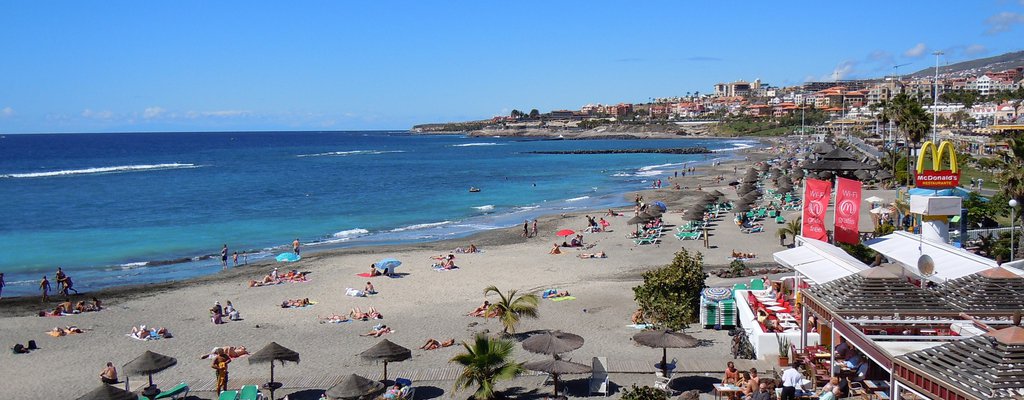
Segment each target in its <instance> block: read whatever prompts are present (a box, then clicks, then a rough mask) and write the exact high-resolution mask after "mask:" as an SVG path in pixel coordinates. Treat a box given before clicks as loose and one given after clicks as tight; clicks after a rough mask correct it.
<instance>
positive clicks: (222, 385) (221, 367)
mask: <svg viewBox="0 0 1024 400" xmlns="http://www.w3.org/2000/svg"><path fill="white" fill-rule="evenodd" d="M230 362H231V358H230V357H228V355H227V354H226V353H224V348H223V347H221V348H218V349H217V356H216V357H214V358H213V365H212V367H213V369H214V370H216V371H217V396H220V392H223V391H225V390H228V363H230Z"/></svg>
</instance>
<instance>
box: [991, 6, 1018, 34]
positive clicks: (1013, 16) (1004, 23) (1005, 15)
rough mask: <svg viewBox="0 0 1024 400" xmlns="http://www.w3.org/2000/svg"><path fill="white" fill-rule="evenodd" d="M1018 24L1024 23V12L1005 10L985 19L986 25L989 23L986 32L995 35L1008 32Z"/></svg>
mask: <svg viewBox="0 0 1024 400" xmlns="http://www.w3.org/2000/svg"><path fill="white" fill-rule="evenodd" d="M1018 24H1024V14H1018V13H1015V12H1009V11H1003V12H1001V13H999V14H996V15H993V16H991V17H988V18H986V19H985V25H988V29H987V30H985V33H987V34H990V35H993V34H996V33H1002V32H1006V31H1009V30H1010V29H1013V26H1014V25H1018Z"/></svg>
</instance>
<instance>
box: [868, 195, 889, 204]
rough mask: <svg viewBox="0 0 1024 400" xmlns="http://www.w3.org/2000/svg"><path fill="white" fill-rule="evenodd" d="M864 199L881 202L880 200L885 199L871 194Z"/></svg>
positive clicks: (869, 201) (870, 201)
mask: <svg viewBox="0 0 1024 400" xmlns="http://www.w3.org/2000/svg"><path fill="white" fill-rule="evenodd" d="M864 201H866V202H868V203H881V202H883V201H885V199H883V198H881V197H878V196H871V197H868V198H866V199H864Z"/></svg>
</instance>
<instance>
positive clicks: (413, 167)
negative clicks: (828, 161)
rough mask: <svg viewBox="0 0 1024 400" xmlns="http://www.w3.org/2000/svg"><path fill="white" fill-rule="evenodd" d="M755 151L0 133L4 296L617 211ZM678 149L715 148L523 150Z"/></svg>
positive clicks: (262, 135) (718, 144) (450, 139)
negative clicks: (685, 171) (691, 172)
mask: <svg viewBox="0 0 1024 400" xmlns="http://www.w3.org/2000/svg"><path fill="white" fill-rule="evenodd" d="M753 144H754V142H751V141H744V140H718V139H678V140H676V139H673V140H538V139H522V138H502V137H492V138H471V137H465V136H458V135H418V134H410V133H408V132H386V131H373V132H234V133H208V132H195V133H117V134H53V135H6V136H4V137H0V153H2V154H3V157H0V199H2V200H0V204H2V207H0V272H4V273H5V275H6V281H7V287H6V288H5V289H4V291H3V294H4V295H6V296H11V295H17V294H27V293H35V292H36V290H35V288H36V285H37V284H38V281H39V279H40V278H41V277H42V275H43V274H47V275H50V278H51V279H52V275H53V271H54V270H56V268H57V266H61V267H63V268H64V269H65V270H66V271H68V273H69V274H70V275H71V276H72V277H73V278H75V286H76V288H78V289H81V290H91V289H99V288H104V287H110V286H115V285H124V284H135V283H146V282H162V281H168V280H175V279H183V278H188V277H193V276H198V275H203V274H210V273H215V272H216V271H219V270H220V265H219V264H220V260H219V257H214V258H209V256H210V255H214V254H219V252H220V248H221V246H222V245H224V244H227V245H228V248H229V251H230V252H231V253H233V252H236V251H237V252H239V253H240V254H244V255H243V256H240V261H248V262H253V261H255V260H258V259H261V258H266V257H272V256H273V255H274V254H275V253H277V252H280V251H281V249H283V248H290V243H291V242H292V241H293V240H295V239H296V238H298V239H299V240H300V241H301V242H302V243H303V244H304V249H305V250H306V251H316V250H317V249H325V248H333V247H340V246H357V245H373V244H382V243H389V244H393V243H403V242H412V241H430V240H439V239H447V238H453V237H460V236H466V235H469V234H472V233H474V232H479V231H481V230H487V229H495V228H502V227H508V226H513V225H516V224H520V223H522V221H523V220H524V219H530V218H533V217H536V216H539V215H543V214H550V213H556V212H565V211H571V210H576V209H582V208H596V207H600V208H604V207H610V206H618V205H623V204H625V201H624V199H623V196H622V194H623V193H625V192H629V191H633V190H637V189H641V188H644V187H649V186H650V185H651V183H652V182H653V180H655V179H657V178H658V177H663V176H665V175H671V174H672V173H673V172H674V171H679V170H681V169H682V168H683V167H684V165H687V163H689V164H688V165H697V164H698V163H706V162H710V161H713V160H721V159H725V158H727V157H730V155H731V154H732V152H731V150H735V149H739V148H745V147H750V146H751V145H753ZM689 146H705V147H708V148H711V149H715V150H717V151H718V152H716V153H714V154H710V155H669V154H603V155H539V154H529V153H527V152H529V151H559V150H578V149H627V148H653V147H657V148H666V147H689ZM470 187H477V188H480V189H481V191H480V192H479V193H469V191H468V189H469V188H470ZM204 256H206V257H204Z"/></svg>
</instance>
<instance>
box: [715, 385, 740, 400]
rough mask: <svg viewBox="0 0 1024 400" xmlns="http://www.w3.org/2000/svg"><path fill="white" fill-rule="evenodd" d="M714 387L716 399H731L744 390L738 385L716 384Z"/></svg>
mask: <svg viewBox="0 0 1024 400" xmlns="http://www.w3.org/2000/svg"><path fill="white" fill-rule="evenodd" d="M711 386H713V387H714V388H715V389H714V391H715V399H720V398H722V396H723V395H724V396H725V397H726V398H728V397H731V396H732V395H733V394H735V393H739V392H740V391H742V390H743V389H742V388H740V387H739V386H736V385H730V384H725V383H716V384H714V385H711Z"/></svg>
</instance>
